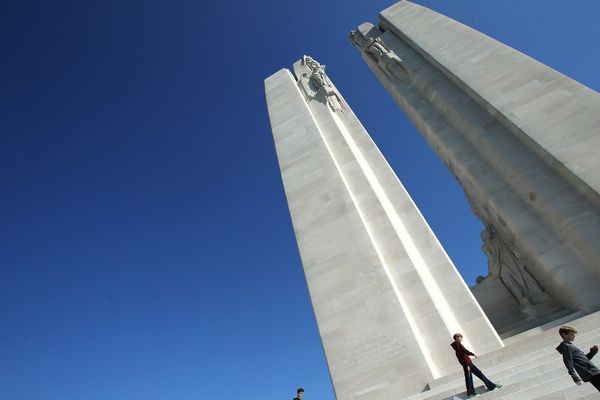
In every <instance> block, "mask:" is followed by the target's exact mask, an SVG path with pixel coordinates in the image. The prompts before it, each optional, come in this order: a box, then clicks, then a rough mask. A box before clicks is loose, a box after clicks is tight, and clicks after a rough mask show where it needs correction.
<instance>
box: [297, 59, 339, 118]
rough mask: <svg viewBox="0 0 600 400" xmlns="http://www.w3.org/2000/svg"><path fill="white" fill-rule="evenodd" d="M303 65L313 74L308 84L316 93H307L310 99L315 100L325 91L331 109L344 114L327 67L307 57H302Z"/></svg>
mask: <svg viewBox="0 0 600 400" xmlns="http://www.w3.org/2000/svg"><path fill="white" fill-rule="evenodd" d="M302 63H303V64H304V65H305V66H307V67H308V68H309V69H310V70H311V74H310V76H309V77H308V83H309V85H310V86H311V89H312V90H313V91H314V92H313V93H307V95H308V96H309V97H310V98H314V97H315V96H316V94H317V93H318V92H319V91H320V90H323V91H324V92H325V97H326V98H327V104H328V105H329V107H331V109H332V110H333V111H337V112H344V106H343V104H342V102H341V100H340V96H339V94H338V92H337V91H336V90H335V88H334V87H333V85H332V84H331V81H330V80H329V77H328V76H327V74H326V73H325V68H326V67H325V65H322V64H320V63H319V62H317V61H316V60H315V59H314V58H312V57H310V56H306V55H305V56H303V57H302Z"/></svg>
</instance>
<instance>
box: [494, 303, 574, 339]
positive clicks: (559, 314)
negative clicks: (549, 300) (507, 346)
mask: <svg viewBox="0 0 600 400" xmlns="http://www.w3.org/2000/svg"><path fill="white" fill-rule="evenodd" d="M572 314H573V313H572V312H570V311H566V310H564V309H562V308H561V309H556V310H549V314H548V315H547V316H545V317H543V318H539V319H537V320H535V321H523V320H520V321H516V322H513V323H512V324H510V325H508V326H506V327H505V328H504V329H503V330H502V333H500V332H498V334H499V335H500V337H501V338H502V340H505V339H508V338H511V337H513V336H517V335H519V334H521V333H524V332H527V331H530V330H531V329H535V328H536V327H538V326H543V325H546V324H552V323H553V322H554V321H556V320H559V319H562V318H564V317H567V316H569V315H572Z"/></svg>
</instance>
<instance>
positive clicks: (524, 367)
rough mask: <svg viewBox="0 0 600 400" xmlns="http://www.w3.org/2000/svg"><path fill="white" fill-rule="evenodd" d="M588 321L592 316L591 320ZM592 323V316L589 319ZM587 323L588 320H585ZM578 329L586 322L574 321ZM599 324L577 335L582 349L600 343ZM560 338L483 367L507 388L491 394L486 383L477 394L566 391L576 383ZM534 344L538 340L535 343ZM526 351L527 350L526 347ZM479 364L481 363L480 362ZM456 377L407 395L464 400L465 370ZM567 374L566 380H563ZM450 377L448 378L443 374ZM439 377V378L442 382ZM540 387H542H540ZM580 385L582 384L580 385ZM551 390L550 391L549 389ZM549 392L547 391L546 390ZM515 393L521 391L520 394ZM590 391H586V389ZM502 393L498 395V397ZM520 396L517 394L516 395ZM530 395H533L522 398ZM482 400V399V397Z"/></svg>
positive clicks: (417, 398)
mask: <svg viewBox="0 0 600 400" xmlns="http://www.w3.org/2000/svg"><path fill="white" fill-rule="evenodd" d="M588 320H589V319H588ZM589 321H591V322H593V319H591V320H589ZM582 322H585V321H582ZM572 325H574V326H575V327H576V328H578V329H582V331H583V326H584V324H583V323H580V322H579V321H577V323H573V324H572ZM599 326H600V324H596V327H597V328H596V329H591V330H588V331H587V332H585V333H583V334H580V335H578V336H577V340H576V344H577V345H578V346H579V347H580V348H581V349H585V350H587V348H589V346H591V345H593V344H596V343H600V327H599ZM558 343H559V341H558V340H553V342H552V346H550V347H545V348H542V349H540V350H535V351H529V352H524V354H522V355H520V356H519V357H516V358H515V357H513V358H512V359H510V360H508V361H506V362H503V363H501V364H499V365H496V366H491V367H490V368H486V369H484V368H481V369H482V370H483V371H484V373H485V374H486V376H488V377H489V378H490V379H492V381H495V382H502V383H503V384H504V387H503V388H502V389H501V390H499V391H498V392H497V391H492V392H489V393H485V392H487V389H485V387H484V386H483V385H480V386H479V387H478V388H477V391H478V393H484V394H485V397H486V399H487V398H489V399H493V398H504V397H506V396H509V395H512V394H515V396H529V395H531V396H533V395H534V394H539V393H542V392H543V394H544V395H545V394H551V393H558V392H559V390H558V389H557V387H558V386H560V385H564V387H563V386H561V390H563V389H564V390H567V389H569V387H571V386H573V385H574V384H573V381H572V379H571V378H570V376H569V375H568V374H567V371H566V369H565V367H564V364H563V363H562V357H561V356H560V354H559V353H558V352H556V350H555V347H556V346H557V345H558ZM534 344H535V343H534ZM525 350H526V349H525ZM477 365H478V366H480V365H479V362H477ZM452 375H454V376H453V379H451V380H450V381H447V382H445V383H444V384H441V385H439V386H437V387H432V388H431V390H429V391H427V392H423V393H419V394H417V395H414V396H411V397H408V398H407V399H406V400H424V399H432V400H433V399H436V400H438V399H461V398H465V397H466V393H465V386H464V376H463V373H462V371H461V372H460V373H459V374H452ZM565 377H566V380H565V379H564V378H565ZM443 378H446V379H448V377H443ZM440 379H441V378H440ZM440 379H438V380H436V381H439V380H440ZM474 379H475V382H480V381H479V380H478V379H477V378H474ZM548 381H552V382H553V385H552V386H551V387H550V388H551V389H548V388H543V387H542V386H543V384H544V382H548ZM538 386H539V387H538ZM577 388H580V387H577ZM546 389H548V390H549V391H548V390H546ZM500 392H502V393H500ZM546 392H547V393H546ZM516 393H521V394H519V395H517V394H516ZM586 393H587V392H586ZM498 396H499V397H498ZM515 398H518V397H515ZM521 398H524V399H525V398H531V399H533V398H534V397H521ZM482 400H483V399H482Z"/></svg>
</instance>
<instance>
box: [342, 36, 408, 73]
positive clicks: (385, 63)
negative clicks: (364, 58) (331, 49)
mask: <svg viewBox="0 0 600 400" xmlns="http://www.w3.org/2000/svg"><path fill="white" fill-rule="evenodd" d="M350 42H352V44H353V45H354V46H356V47H358V48H359V49H361V50H362V51H364V52H365V53H366V54H368V55H369V56H370V57H371V59H372V60H373V61H375V62H377V64H378V65H379V66H380V67H381V68H382V69H383V70H384V71H385V72H386V74H388V75H390V77H392V78H395V79H400V80H404V79H406V78H407V77H408V72H407V70H406V67H405V66H404V63H403V62H402V59H401V58H400V57H398V55H397V54H396V53H394V51H392V50H390V49H389V48H388V47H387V46H386V45H385V44H384V43H383V41H382V40H381V38H380V37H377V38H372V37H366V36H365V35H363V33H362V32H360V31H359V30H354V31H352V32H350Z"/></svg>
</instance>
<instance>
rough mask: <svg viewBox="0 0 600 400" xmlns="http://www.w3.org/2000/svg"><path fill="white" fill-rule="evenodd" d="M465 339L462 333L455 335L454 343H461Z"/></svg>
mask: <svg viewBox="0 0 600 400" xmlns="http://www.w3.org/2000/svg"><path fill="white" fill-rule="evenodd" d="M462 338H463V335H461V334H460V333H455V334H454V336H452V339H454V341H458V342H460V341H461V340H462Z"/></svg>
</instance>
